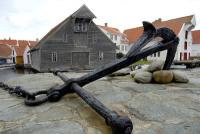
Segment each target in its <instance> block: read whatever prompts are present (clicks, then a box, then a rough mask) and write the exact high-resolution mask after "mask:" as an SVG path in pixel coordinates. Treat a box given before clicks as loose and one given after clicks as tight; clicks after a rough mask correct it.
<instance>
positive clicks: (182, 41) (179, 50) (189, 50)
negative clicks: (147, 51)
mask: <svg viewBox="0 0 200 134" xmlns="http://www.w3.org/2000/svg"><path fill="white" fill-rule="evenodd" d="M195 25H196V23H195V18H194V17H193V19H192V21H191V23H187V24H184V25H183V26H182V28H181V30H180V32H179V34H178V35H177V36H178V37H179V39H180V41H179V44H178V47H177V52H176V55H175V58H174V60H177V61H180V53H182V57H181V58H182V60H184V53H187V60H189V59H190V56H191V55H192V32H191V30H192V29H193V28H194V27H195ZM186 31H188V36H187V39H185V33H186ZM185 42H187V49H186V50H185V49H184V44H185ZM166 55H167V51H166V50H165V51H162V52H161V53H160V57H158V54H156V57H154V55H152V56H148V57H147V59H148V60H163V61H164V60H165V59H166Z"/></svg>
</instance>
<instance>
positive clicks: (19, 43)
mask: <svg viewBox="0 0 200 134" xmlns="http://www.w3.org/2000/svg"><path fill="white" fill-rule="evenodd" d="M36 44H37V42H36V41H27V40H0V46H1V45H9V46H10V47H14V48H15V50H16V53H17V56H23V53H24V50H25V48H26V46H27V45H28V46H29V47H30V48H32V47H34V46H35V45H36ZM0 49H1V48H0ZM4 50H7V49H4Z"/></svg>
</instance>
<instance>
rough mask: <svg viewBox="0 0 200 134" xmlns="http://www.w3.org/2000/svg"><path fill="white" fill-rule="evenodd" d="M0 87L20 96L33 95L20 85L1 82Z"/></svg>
mask: <svg viewBox="0 0 200 134" xmlns="http://www.w3.org/2000/svg"><path fill="white" fill-rule="evenodd" d="M0 88H2V89H3V90H5V91H8V93H9V94H15V95H16V96H18V97H23V98H26V97H33V95H32V94H31V93H29V92H27V91H25V90H24V89H23V88H22V87H20V86H15V87H14V86H9V85H7V84H5V83H3V82H0Z"/></svg>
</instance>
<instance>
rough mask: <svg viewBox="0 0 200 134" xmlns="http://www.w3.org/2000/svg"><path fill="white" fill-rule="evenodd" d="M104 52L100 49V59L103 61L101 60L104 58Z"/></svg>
mask: <svg viewBox="0 0 200 134" xmlns="http://www.w3.org/2000/svg"><path fill="white" fill-rule="evenodd" d="M103 57H104V56H103V52H102V51H99V60H100V61H101V60H103Z"/></svg>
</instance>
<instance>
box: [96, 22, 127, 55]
mask: <svg viewBox="0 0 200 134" xmlns="http://www.w3.org/2000/svg"><path fill="white" fill-rule="evenodd" d="M99 28H100V29H101V30H102V31H103V32H104V33H105V34H106V35H107V36H108V38H110V40H112V41H113V42H114V43H115V44H116V46H117V47H118V48H119V49H118V50H117V53H118V52H121V53H123V54H126V53H127V52H128V50H129V48H130V47H129V42H128V39H127V38H126V35H125V34H123V33H121V32H120V30H119V29H117V28H113V27H108V24H107V23H105V26H100V25H99Z"/></svg>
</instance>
